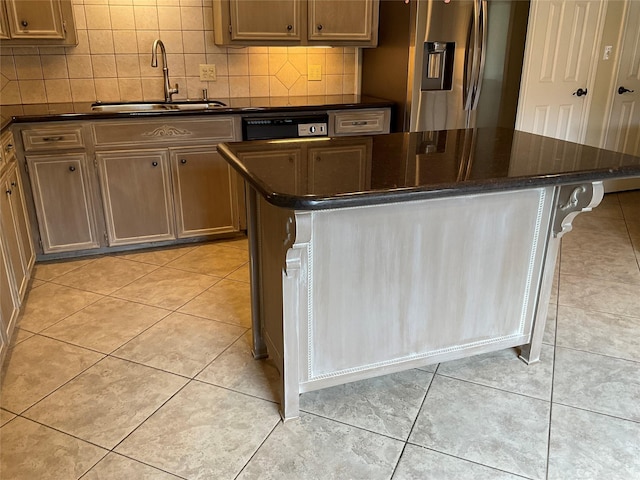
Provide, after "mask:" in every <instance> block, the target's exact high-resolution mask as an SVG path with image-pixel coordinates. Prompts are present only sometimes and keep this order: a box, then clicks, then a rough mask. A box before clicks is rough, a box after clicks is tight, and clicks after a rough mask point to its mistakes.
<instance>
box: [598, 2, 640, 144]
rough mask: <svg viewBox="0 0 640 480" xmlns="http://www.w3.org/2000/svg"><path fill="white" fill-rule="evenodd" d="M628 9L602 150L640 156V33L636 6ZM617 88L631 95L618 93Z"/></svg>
mask: <svg viewBox="0 0 640 480" xmlns="http://www.w3.org/2000/svg"><path fill="white" fill-rule="evenodd" d="M628 9H629V10H628V12H627V22H626V30H625V34H624V37H623V38H624V40H623V43H622V49H621V51H620V63H619V67H618V76H617V80H616V83H615V84H614V92H613V103H612V106H611V114H610V119H609V128H608V131H607V135H606V139H605V145H604V146H605V148H608V149H610V150H616V151H618V152H624V153H628V154H631V155H640V29H638V25H637V21H638V19H639V18H640V2H638V1H630V2H628ZM621 87H624V88H626V89H628V90H633V91H632V92H625V91H622V92H621V93H619V92H618V89H620V88H621Z"/></svg>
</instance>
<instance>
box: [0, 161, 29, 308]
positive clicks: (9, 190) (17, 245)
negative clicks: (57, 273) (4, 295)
mask: <svg viewBox="0 0 640 480" xmlns="http://www.w3.org/2000/svg"><path fill="white" fill-rule="evenodd" d="M15 179H16V176H15V164H14V166H13V167H12V168H11V169H10V170H9V172H7V174H6V175H4V176H3V179H2V181H1V182H0V186H1V187H2V195H1V196H0V222H1V224H2V236H3V239H2V240H3V243H4V244H5V248H6V254H7V258H6V260H7V262H8V263H9V265H10V268H11V270H12V271H13V279H14V281H15V285H16V287H17V291H18V292H19V295H20V296H22V294H24V292H25V291H26V288H27V283H28V281H29V268H30V265H27V263H26V258H25V255H23V252H22V248H23V247H22V239H21V235H20V230H21V223H22V222H19V221H18V219H17V218H16V216H15V214H14V211H15V207H14V206H13V205H12V204H13V203H16V202H15V200H14V198H13V197H14V195H15V196H16V197H17V196H19V195H20V194H21V192H20V189H19V188H17V187H12V184H14V185H15V184H16V180H15Z"/></svg>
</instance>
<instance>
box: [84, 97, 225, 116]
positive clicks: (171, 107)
mask: <svg viewBox="0 0 640 480" xmlns="http://www.w3.org/2000/svg"><path fill="white" fill-rule="evenodd" d="M220 107H226V105H225V104H224V103H222V102H219V101H218V100H207V101H205V100H199V101H185V102H126V103H102V102H98V103H94V104H93V105H91V110H92V111H94V112H111V113H119V112H122V113H127V112H175V111H181V110H209V109H214V108H220Z"/></svg>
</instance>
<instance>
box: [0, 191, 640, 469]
mask: <svg viewBox="0 0 640 480" xmlns="http://www.w3.org/2000/svg"><path fill="white" fill-rule="evenodd" d="M246 250H247V246H246V240H245V239H240V240H232V241H221V242H216V243H209V244H204V245H198V246H194V245H191V246H186V247H181V248H169V249H163V250H155V251H147V252H137V253H129V254H118V255H109V256H104V257H99V258H89V259H82V260H72V261H66V262H59V263H49V264H38V265H37V266H36V268H35V272H34V277H35V280H34V281H33V285H32V290H31V292H30V293H29V297H28V300H27V303H26V308H25V312H24V315H23V316H22V318H21V320H20V323H19V325H18V326H19V329H18V330H17V332H16V339H15V341H14V346H13V348H12V349H11V350H10V352H9V356H8V358H7V361H6V365H5V371H4V373H3V385H2V398H1V401H0V407H1V409H0V425H2V426H1V428H0V447H1V453H0V457H1V458H0V476H1V477H2V479H3V480H9V479H20V480H23V479H24V480H32V479H39V480H44V479H56V480H61V479H62V480H63V479H78V478H82V479H84V480H94V479H154V480H155V479H160V480H165V479H166V480H169V479H176V478H184V479H214V480H224V479H235V478H238V479H243V480H244V479H257V478H260V479H278V480H280V479H295V480H301V479H340V480H342V479H366V480H373V479H390V478H393V479H396V480H406V479H436V480H446V479H474V480H475V479H488V480H489V479H490V480H494V479H505V480H506V479H516V478H530V479H554V480H555V479H560V480H570V479H581V480H586V479H598V480H600V479H607V480H613V479H632V478H638V479H640V269H639V267H638V261H639V260H640V191H636V192H628V193H621V194H613V195H608V196H606V197H605V200H604V202H603V204H602V205H601V206H600V207H598V208H597V209H596V210H595V211H594V212H592V213H587V214H583V215H580V216H579V217H578V218H577V219H576V221H575V228H574V232H570V233H569V234H567V236H565V238H564V239H563V245H562V250H561V256H560V265H559V269H558V279H557V282H556V285H555V288H554V293H553V296H552V299H551V300H552V302H551V306H550V313H549V321H548V324H547V327H548V328H547V330H546V334H545V345H544V347H543V350H542V362H541V363H540V364H538V365H535V366H526V365H525V364H523V363H522V362H521V361H519V360H518V359H517V356H516V352H515V350H505V351H502V352H498V353H494V354H489V355H483V356H481V357H476V358H469V359H464V360H459V361H454V362H448V363H444V364H440V365H433V366H430V367H425V368H423V369H415V370H408V371H405V372H401V373H397V374H393V375H388V376H384V377H379V378H375V379H371V380H368V381H362V382H356V383H352V384H348V385H342V386H339V387H335V388H330V389H326V390H321V391H317V392H311V393H308V394H304V395H303V396H302V398H301V407H302V410H303V413H302V415H301V417H300V419H298V420H294V421H290V422H287V423H286V424H283V423H282V422H281V421H280V419H279V416H278V410H277V404H276V403H275V401H274V400H275V398H277V397H276V394H275V390H276V385H277V376H278V374H277V372H276V370H275V368H274V367H273V366H272V365H271V364H270V363H269V361H254V360H253V359H252V358H251V356H250V342H251V337H250V331H249V327H250V307H249V283H248V267H247V262H248V257H247V252H246Z"/></svg>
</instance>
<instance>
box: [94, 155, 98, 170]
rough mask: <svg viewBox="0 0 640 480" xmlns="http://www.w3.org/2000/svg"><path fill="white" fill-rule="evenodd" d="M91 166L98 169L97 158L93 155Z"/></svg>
mask: <svg viewBox="0 0 640 480" xmlns="http://www.w3.org/2000/svg"><path fill="white" fill-rule="evenodd" d="M93 166H94V167H96V168H98V158H97V157H96V156H95V155H94V156H93Z"/></svg>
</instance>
